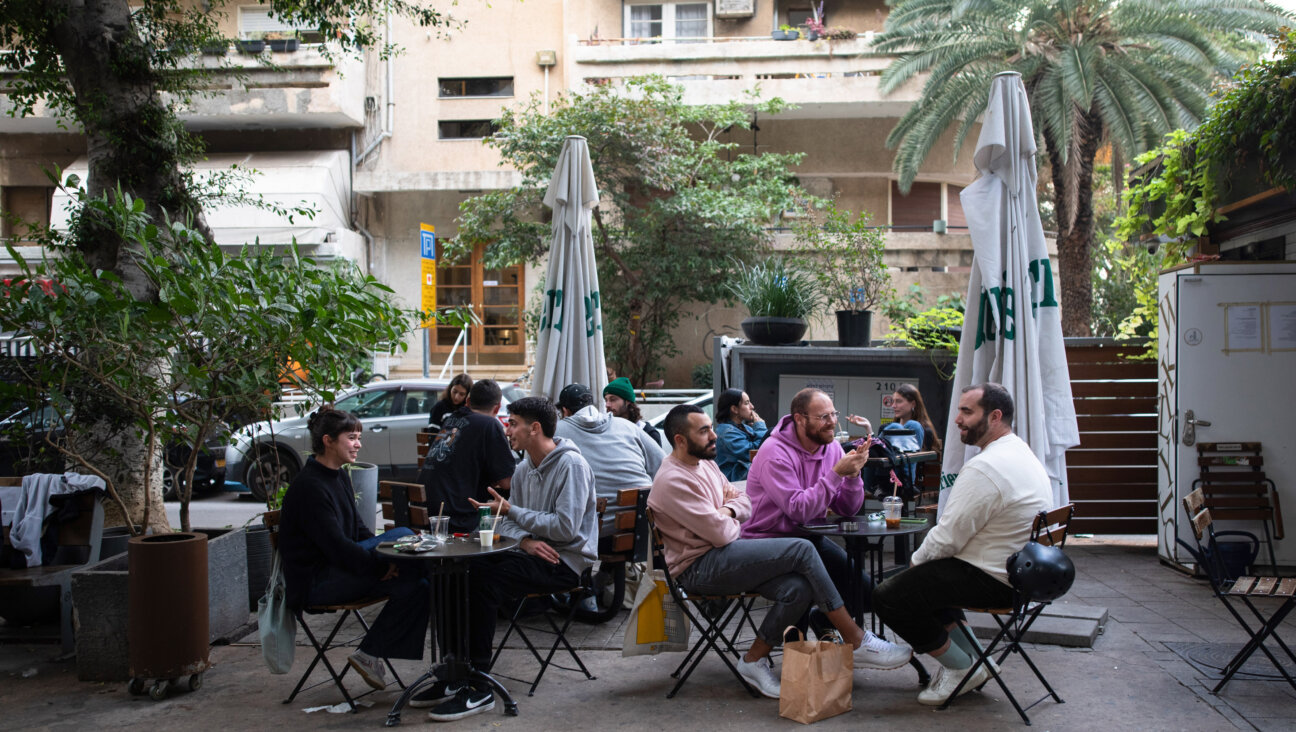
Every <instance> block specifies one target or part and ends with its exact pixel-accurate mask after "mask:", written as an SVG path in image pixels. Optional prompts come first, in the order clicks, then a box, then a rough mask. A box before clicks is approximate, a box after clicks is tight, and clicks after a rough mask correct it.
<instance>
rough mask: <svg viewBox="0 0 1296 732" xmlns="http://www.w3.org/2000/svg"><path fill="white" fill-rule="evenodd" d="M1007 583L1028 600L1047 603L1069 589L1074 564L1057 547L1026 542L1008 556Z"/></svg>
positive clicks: (1073, 573) (1073, 576)
mask: <svg viewBox="0 0 1296 732" xmlns="http://www.w3.org/2000/svg"><path fill="white" fill-rule="evenodd" d="M1008 582H1009V583H1010V584H1012V586H1013V588H1014V589H1016V590H1017V591H1018V592H1020V593H1022V595H1023V596H1025V597H1026V598H1027V599H1028V600H1033V601H1035V602H1051V601H1053V600H1056V599H1057V598H1059V597H1061V596H1063V595H1065V594H1066V592H1067V590H1069V589H1071V583H1073V582H1075V565H1074V564H1072V563H1071V558H1070V557H1068V556H1067V555H1066V553H1065V552H1063V551H1062V550H1061V549H1059V548H1057V547H1055V546H1045V545H1043V544H1040V543H1039V542H1035V541H1028V542H1026V546H1024V547H1022V548H1021V550H1020V551H1018V552H1016V553H1014V554H1013V555H1012V556H1011V557H1008Z"/></svg>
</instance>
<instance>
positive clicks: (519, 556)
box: [415, 397, 639, 722]
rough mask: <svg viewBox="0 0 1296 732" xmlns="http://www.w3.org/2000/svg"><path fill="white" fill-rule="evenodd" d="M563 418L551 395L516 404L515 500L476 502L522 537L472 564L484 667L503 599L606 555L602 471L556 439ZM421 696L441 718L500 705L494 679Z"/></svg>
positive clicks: (571, 583) (473, 625) (572, 583)
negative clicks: (599, 488)
mask: <svg viewBox="0 0 1296 732" xmlns="http://www.w3.org/2000/svg"><path fill="white" fill-rule="evenodd" d="M557 421H558V412H557V410H555V409H554V407H553V405H552V404H550V403H549V400H548V399H545V398H544V397H524V398H522V399H519V400H517V401H515V402H512V403H511V404H509V423H508V427H507V428H506V429H505V433H506V434H507V435H508V439H509V446H510V447H512V448H513V449H514V450H521V451H522V452H524V453H526V458H524V459H523V460H522V462H520V463H518V466H517V468H516V469H515V470H514V472H513V480H512V482H511V484H510V485H511V491H512V492H511V494H510V498H509V499H504V498H502V497H500V495H499V494H498V493H496V492H495V491H494V490H493V489H490V494H491V500H490V501H489V502H485V503H479V502H477V501H473V504H474V505H476V506H478V507H480V506H488V507H489V508H490V509H491V511H492V513H498V514H499V515H500V517H501V518H500V520H499V525H498V526H497V527H496V533H499V534H501V535H502V536H506V537H508V538H510V539H517V540H518V541H519V542H520V543H519V544H518V546H517V547H516V548H515V549H512V550H510V551H506V552H498V553H495V554H489V555H486V556H483V557H478V558H475V559H473V560H472V561H471V562H470V564H469V568H468V605H469V608H470V613H469V617H470V621H469V629H468V656H469V660H471V661H472V664H473V666H474V667H476V668H477V669H479V670H481V671H489V670H490V658H491V644H492V643H493V641H494V638H495V620H496V618H497V617H498V614H499V608H500V606H501V605H503V604H505V603H506V602H508V603H515V602H516V601H517V600H518V599H519V598H521V597H522V596H524V595H526V594H529V593H532V592H566V591H568V590H571V589H572V588H574V587H576V586H577V585H579V584H580V578H581V575H582V574H583V573H584V572H585V571H586V570H587V569H589V568H591V567H593V566H594V562H595V560H597V559H598V549H597V546H598V510H597V508H596V504H595V499H594V475H593V473H592V472H590V467H589V465H588V464H587V463H586V462H585V460H584V458H582V457H581V453H580V450H579V449H578V448H577V447H576V446H575V445H574V444H573V443H572V442H571V441H570V440H564V439H561V438H559V439H554V427H555V425H556V423H557ZM623 421H624V420H623ZM626 424H627V425H629V423H626ZM633 429H635V431H636V432H637V431H639V430H638V429H637V428H633ZM434 697H439V699H438V698H434ZM415 700H417V701H419V702H421V703H420V706H428V705H431V703H433V702H435V701H441V702H442V703H440V704H439V705H438V706H435V707H434V708H433V709H432V711H431V712H430V713H429V714H428V717H429V718H430V719H432V720H433V721H437V722H449V721H453V720H456V719H461V718H463V717H467V716H469V715H472V714H477V713H479V712H484V711H487V710H489V709H493V708H494V707H495V701H494V693H493V692H492V691H491V688H490V687H489V686H485V685H483V686H482V687H480V688H477V687H476V686H474V685H470V686H468V687H466V688H457V687H456V688H452V687H451V685H450V684H449V682H444V681H443V682H438V683H436V684H433V686H432V687H431V688H430V689H429V690H428V691H426V692H423V693H421V694H418V695H417V696H416V697H415Z"/></svg>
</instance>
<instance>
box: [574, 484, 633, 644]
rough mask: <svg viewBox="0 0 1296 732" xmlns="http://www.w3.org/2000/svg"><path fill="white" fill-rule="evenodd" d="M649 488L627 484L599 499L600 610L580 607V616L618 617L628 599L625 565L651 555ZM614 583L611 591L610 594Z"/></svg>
mask: <svg viewBox="0 0 1296 732" xmlns="http://www.w3.org/2000/svg"><path fill="white" fill-rule="evenodd" d="M647 509H648V491H647V490H639V489H637V488H627V489H624V490H620V491H617V494H616V495H615V496H614V497H613V498H612V500H608V499H607V498H600V499H598V511H599V527H600V536H599V543H598V553H599V562H600V566H599V571H598V573H597V574H595V575H594V578H593V585H592V589H593V596H594V598H595V599H596V600H597V603H598V611H597V612H595V613H594V614H593V615H592V616H591V615H590V614H588V613H586V612H583V611H579V610H578V616H579V617H580V619H581V620H584V621H587V622H592V623H603V622H607V621H608V620H611V619H612V618H614V617H616V614H617V613H618V612H620V611H621V606H622V603H623V602H625V583H626V565H627V564H629V563H631V562H642V561H644V560H646V559H647V558H648V520H647V518H645V512H646V511H647ZM609 587H611V592H612V595H611V597H610V598H609V597H607V594H606V593H607V590H608V588H609Z"/></svg>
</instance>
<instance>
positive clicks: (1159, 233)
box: [1116, 31, 1296, 356]
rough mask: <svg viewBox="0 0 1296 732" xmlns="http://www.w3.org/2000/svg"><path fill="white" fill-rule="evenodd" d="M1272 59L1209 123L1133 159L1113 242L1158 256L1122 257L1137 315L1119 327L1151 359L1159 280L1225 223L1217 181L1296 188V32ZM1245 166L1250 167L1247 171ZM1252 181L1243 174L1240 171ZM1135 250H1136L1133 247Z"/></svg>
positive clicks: (1240, 80)
mask: <svg viewBox="0 0 1296 732" xmlns="http://www.w3.org/2000/svg"><path fill="white" fill-rule="evenodd" d="M1276 40H1277V50H1276V53H1275V55H1274V58H1272V59H1270V60H1266V61H1262V62H1259V63H1256V64H1254V65H1252V66H1248V67H1247V68H1245V69H1243V70H1242V71H1241V72H1239V74H1238V75H1237V77H1236V78H1235V79H1234V81H1233V82H1232V83H1230V84H1229V85H1228V89H1227V91H1226V92H1225V93H1224V94H1223V96H1221V97H1220V99H1219V101H1218V102H1217V103H1216V104H1215V106H1214V107H1212V108H1211V113H1210V116H1209V117H1208V118H1207V119H1206V120H1205V121H1204V122H1203V123H1202V124H1201V125H1200V126H1199V127H1197V128H1196V129H1194V130H1192V131H1191V132H1188V131H1184V130H1176V131H1175V132H1173V133H1171V134H1170V135H1168V136H1167V137H1166V140H1165V144H1164V145H1163V146H1162V147H1160V148H1158V149H1156V150H1152V151H1150V152H1148V153H1146V154H1145V155H1143V156H1141V157H1140V158H1139V159H1138V163H1139V164H1140V165H1142V166H1144V168H1145V172H1144V173H1143V175H1141V176H1140V177H1139V178H1138V179H1137V180H1136V181H1135V182H1134V184H1133V185H1131V186H1130V188H1129V190H1127V191H1126V192H1125V204H1126V214H1125V215H1124V216H1123V217H1121V218H1119V219H1117V221H1116V228H1117V237H1118V238H1120V239H1121V240H1125V241H1137V240H1139V239H1143V238H1146V237H1149V236H1151V237H1155V238H1156V239H1157V241H1158V242H1163V243H1160V244H1159V248H1158V251H1157V253H1156V254H1155V255H1148V256H1147V257H1143V256H1142V255H1138V254H1137V248H1135V249H1134V250H1133V251H1134V252H1135V255H1134V256H1131V255H1130V254H1129V253H1128V252H1126V253H1125V254H1123V255H1122V258H1121V259H1119V260H1118V262H1117V265H1118V266H1119V267H1120V268H1121V269H1122V271H1123V274H1124V276H1126V277H1128V278H1130V279H1131V280H1132V281H1133V283H1134V286H1135V288H1136V289H1135V293H1134V296H1135V298H1136V301H1137V307H1136V308H1135V309H1134V311H1133V312H1132V313H1131V314H1130V316H1129V317H1128V318H1126V319H1125V320H1124V321H1123V322H1121V323H1120V325H1119V335H1118V336H1117V337H1121V338H1132V337H1136V336H1141V335H1147V336H1148V337H1149V338H1151V339H1152V340H1151V342H1150V344H1149V346H1148V353H1149V354H1151V355H1152V356H1155V354H1156V334H1157V320H1158V310H1157V303H1156V298H1157V277H1156V275H1157V272H1158V271H1159V270H1160V269H1162V268H1164V267H1170V266H1173V265H1175V264H1178V263H1180V262H1183V261H1185V259H1186V258H1187V255H1188V253H1189V252H1190V251H1191V249H1192V246H1193V245H1194V243H1195V242H1196V240H1197V238H1199V237H1201V236H1202V235H1204V234H1205V233H1206V232H1207V229H1208V227H1209V226H1210V225H1211V224H1213V223H1215V222H1217V221H1220V220H1222V219H1223V218H1224V217H1223V216H1221V215H1220V214H1219V213H1217V209H1218V206H1219V203H1220V196H1221V195H1223V193H1222V192H1221V190H1220V188H1219V183H1220V182H1221V181H1227V180H1230V179H1233V178H1250V177H1253V176H1255V175H1256V174H1257V173H1258V176H1259V178H1260V182H1261V183H1263V184H1264V185H1266V186H1268V187H1273V188H1277V187H1286V188H1288V189H1291V188H1292V187H1293V185H1296V160H1293V158H1292V155H1291V151H1292V150H1296V77H1294V76H1293V75H1294V74H1296V32H1292V31H1284V32H1283V33H1282V34H1280V35H1279V36H1277V37H1276ZM1249 166H1250V167H1249ZM1248 169H1250V170H1254V171H1255V172H1251V173H1242V171H1245V170H1248ZM1134 246H1135V247H1137V245H1134Z"/></svg>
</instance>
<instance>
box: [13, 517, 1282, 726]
mask: <svg viewBox="0 0 1296 732" xmlns="http://www.w3.org/2000/svg"><path fill="white" fill-rule="evenodd" d="M1068 549H1069V550H1070V551H1069V553H1070V554H1071V556H1072V557H1073V558H1074V560H1075V562H1076V565H1077V569H1078V578H1077V581H1076V584H1075V586H1074V588H1073V589H1072V591H1071V593H1070V594H1069V595H1067V597H1066V598H1065V603H1066V604H1067V605H1077V606H1080V605H1083V606H1100V607H1106V608H1107V609H1108V611H1109V613H1110V616H1109V620H1108V622H1107V623H1106V625H1105V627H1104V630H1103V633H1102V634H1101V635H1099V636H1098V639H1097V641H1096V643H1095V644H1094V646H1093V648H1091V649H1077V648H1061V647H1057V646H1033V647H1031V649H1030V652H1031V654H1032V657H1033V658H1034V659H1035V660H1036V662H1037V663H1038V664H1039V665H1040V666H1041V667H1042V668H1043V669H1044V671H1045V673H1046V675H1047V676H1048V678H1049V679H1050V681H1051V682H1053V684H1054V686H1055V688H1057V690H1058V691H1059V693H1060V694H1061V696H1062V698H1064V699H1065V700H1066V701H1067V703H1065V704H1061V705H1059V704H1055V703H1053V702H1052V701H1047V702H1044V703H1042V704H1041V705H1039V706H1038V707H1036V708H1035V709H1034V710H1032V714H1031V716H1032V719H1033V721H1034V726H1033V728H1034V729H1039V730H1093V729H1098V730H1176V729H1182V730H1193V731H1194V732H1197V731H1203V730H1235V729H1243V730H1250V729H1259V730H1280V729H1281V730H1291V729H1296V693H1293V691H1292V689H1291V687H1289V686H1288V685H1287V684H1286V683H1285V682H1283V681H1281V680H1278V681H1273V680H1266V679H1263V678H1255V677H1253V678H1238V679H1236V680H1234V681H1233V682H1231V683H1230V684H1229V685H1228V686H1226V687H1225V689H1224V690H1223V692H1221V693H1220V694H1219V695H1218V696H1216V695H1213V694H1211V693H1210V687H1211V686H1213V685H1214V682H1213V681H1212V677H1216V678H1217V677H1218V672H1214V671H1212V670H1210V669H1209V668H1207V667H1206V666H1203V665H1201V664H1200V662H1198V663H1194V662H1193V661H1192V660H1190V659H1200V658H1205V659H1206V660H1208V661H1209V660H1210V658H1211V656H1212V652H1214V654H1215V655H1216V656H1218V655H1220V654H1221V653H1224V654H1225V656H1224V657H1227V656H1226V651H1227V649H1222V646H1221V644H1228V643H1233V644H1237V643H1241V642H1242V641H1244V640H1245V635H1244V633H1243V632H1242V631H1241V630H1240V629H1239V628H1238V627H1237V625H1236V623H1235V622H1234V621H1233V620H1232V618H1231V617H1229V616H1228V615H1227V613H1226V611H1225V610H1224V608H1223V606H1222V605H1221V604H1220V603H1219V601H1218V600H1216V599H1215V598H1214V597H1212V596H1211V594H1210V591H1209V588H1208V587H1207V586H1206V584H1205V583H1204V582H1203V581H1200V580H1194V579H1192V578H1189V577H1187V576H1185V575H1184V574H1182V573H1180V572H1178V571H1176V570H1173V569H1170V568H1168V567H1165V566H1162V565H1161V564H1160V563H1159V562H1158V561H1157V559H1156V550H1155V545H1154V544H1153V543H1151V541H1150V540H1149V539H1146V538H1129V537H1122V538H1105V539H1092V540H1086V539H1079V538H1076V539H1072V541H1071V543H1070V544H1068ZM625 617H626V616H625V614H624V613H623V614H622V615H621V616H620V617H618V618H616V619H615V620H613V621H612V622H610V623H608V624H606V625H602V626H584V625H579V624H578V625H576V626H574V628H575V632H573V634H572V638H573V640H574V642H575V643H576V644H577V646H578V648H579V649H580V651H581V655H582V657H583V658H584V660H585V662H586V663H587V664H588V665H589V667H590V669H591V670H592V671H593V673H594V674H595V676H597V679H595V680H593V681H588V680H585V679H584V678H583V677H582V676H580V675H579V674H575V673H569V672H566V671H561V670H551V671H550V672H549V675H547V676H546V678H545V680H544V681H543V682H542V684H541V686H540V689H539V691H538V692H537V695H536V696H535V697H530V698H528V697H527V696H526V695H525V686H524V685H522V684H519V683H517V682H512V681H505V684H506V685H507V686H508V687H509V688H510V689H511V690H513V691H514V693H515V695H516V698H517V700H518V702H519V705H520V707H521V716H520V717H517V718H510V717H505V716H504V715H503V713H502V705H498V706H497V707H496V709H495V710H494V711H492V712H489V713H486V714H482V715H479V716H475V717H471V718H468V719H464V720H461V721H460V722H457V723H454V726H455V727H456V728H461V729H516V730H523V729H526V730H570V729H600V730H602V729H654V728H659V729H679V728H685V727H688V728H698V727H700V728H704V729H716V730H749V729H774V728H783V729H793V728H797V725H796V724H795V723H792V722H789V721H788V720H784V719H780V718H779V717H778V704H777V702H775V701H772V700H765V699H761V700H755V699H752V698H751V697H749V696H747V695H746V693H745V692H744V691H743V690H742V688H741V687H740V686H739V685H738V683H737V682H736V681H734V680H733V678H732V677H731V676H730V675H729V672H728V671H727V670H726V669H725V668H724V666H723V665H722V664H720V663H719V662H718V661H717V660H715V659H708V660H706V661H704V662H703V663H702V665H701V666H700V667H699V668H698V670H697V672H696V673H695V674H694V676H693V678H692V679H691V680H690V681H689V683H688V684H687V685H685V687H684V689H683V690H682V691H681V692H680V694H679V695H678V696H677V697H676V698H674V699H669V700H668V699H666V698H665V694H666V692H667V691H668V690H669V689H670V686H671V684H672V680H671V679H670V678H669V674H670V672H671V670H672V669H673V668H674V666H675V664H677V663H678V662H679V659H680V656H679V655H678V654H666V655H662V656H659V657H638V658H622V657H621V656H620V653H619V648H620V641H621V638H622V635H623V634H624V622H625ZM1293 624H1294V623H1293V621H1288V622H1287V623H1285V624H1284V632H1286V633H1287V635H1288V636H1289V639H1290V640H1291V641H1293V642H1296V633H1292V632H1291V630H1292V627H1293ZM245 640H247V641H248V642H247V643H238V644H235V645H231V646H220V647H216V648H214V649H213V650H212V660H213V661H214V663H215V666H214V668H212V669H211V670H210V671H208V672H207V674H206V676H205V683H204V686H203V688H202V689H201V690H199V691H198V692H194V693H188V694H177V695H175V696H173V697H171V698H170V699H168V700H166V701H163V702H152V701H150V700H148V698H147V697H131V696H129V695H128V694H127V693H126V691H125V685H124V684H96V683H84V682H79V681H77V680H76V671H75V665H74V663H73V662H71V661H67V660H62V661H60V660H56V657H57V646H54V645H48V644H23V643H7V644H3V645H0V714H2V715H3V717H0V720H2V721H0V727H3V728H5V729H49V730H62V729H67V730H78V731H80V730H84V729H86V728H87V727H88V726H89V727H92V728H98V729H116V728H123V727H127V726H130V727H138V726H140V725H144V726H147V727H155V728H177V727H181V726H183V727H184V728H186V729H194V730H208V729H210V730H234V729H250V728H281V729H292V728H299V729H339V730H341V729H351V730H354V729H363V728H377V727H379V726H381V725H382V723H383V721H384V720H385V717H386V711H387V708H388V707H389V706H390V704H391V703H392V702H393V701H394V700H395V698H396V694H395V693H394V692H383V693H380V694H374V695H371V696H369V697H367V698H366V701H371V702H373V706H370V707H368V708H365V709H363V710H362V711H361V712H360V713H359V714H357V715H350V714H330V713H327V712H323V711H320V712H313V713H306V712H305V711H304V710H305V709H308V708H310V707H314V706H321V705H328V704H332V703H335V702H336V701H338V700H339V699H338V698H337V695H336V692H334V691H332V690H331V688H330V687H327V686H325V687H320V688H318V689H316V690H313V691H311V692H308V693H305V694H303V695H302V696H301V697H299V698H298V699H297V700H296V701H295V702H294V703H293V704H291V705H284V704H282V703H281V702H282V700H283V698H284V697H286V696H287V693H288V691H289V690H291V688H292V685H293V683H294V682H295V680H296V676H295V675H293V676H272V675H270V674H269V673H268V672H266V670H265V668H264V666H263V665H262V663H261V661H260V654H259V649H258V648H256V647H255V646H253V645H251V641H254V640H255V635H253V636H252V637H251V638H249V639H245ZM306 652H307V649H305V648H300V649H299V652H298V666H296V667H295V669H294V670H295V671H296V673H300V671H301V669H303V668H304V664H305V663H306V662H307V660H304V659H307V656H306ZM342 655H343V654H341V653H339V655H338V658H339V659H341V657H342ZM528 658H529V656H528V655H527V654H526V653H525V651H517V650H507V651H506V652H505V654H504V656H503V657H502V658H501V661H500V665H499V668H498V670H499V671H500V672H501V673H504V674H509V675H513V674H524V673H528V672H530V671H531V665H530V664H529V663H528V662H527V659H528ZM927 666H928V667H929V668H934V664H933V663H932V662H931V661H930V659H928V661H927ZM1266 666H1267V662H1266V661H1264V660H1263V659H1259V660H1258V661H1257V662H1255V663H1253V664H1251V665H1249V666H1248V668H1249V669H1255V670H1257V671H1259V672H1261V673H1268V672H1272V667H1268V668H1267V669H1266ZM398 669H399V670H400V671H401V673H402V675H404V676H405V677H406V678H407V679H408V678H413V677H414V676H417V674H418V672H419V665H418V664H415V663H412V662H402V663H399V664H398ZM1004 674H1005V678H1006V679H1007V680H1008V682H1009V685H1010V687H1011V688H1013V689H1014V691H1016V692H1018V696H1019V697H1022V698H1026V697H1030V698H1032V699H1033V698H1034V697H1035V696H1037V695H1038V693H1042V692H1038V693H1037V692H1036V688H1037V687H1036V682H1035V680H1034V678H1033V677H1031V676H1030V674H1029V671H1028V670H1027V669H1026V668H1025V666H1024V665H1023V664H1022V663H1021V662H1020V660H1017V659H1013V660H1010V661H1009V662H1008V663H1007V664H1006V666H1005V669H1004ZM356 683H358V682H356V681H354V680H352V688H355V685H356ZM917 692H918V686H917V679H916V676H915V674H914V673H913V671H912V670H909V669H908V668H905V669H902V670H898V671H886V672H883V671H859V672H857V673H856V684H855V691H854V697H853V700H854V706H855V709H854V711H853V712H851V713H848V714H845V715H842V716H840V717H837V718H834V719H831V720H826V721H824V722H821V723H819V724H817V725H816V728H821V729H846V728H851V729H854V728H857V727H858V726H859V725H860V724H861V723H866V724H867V723H872V722H882V723H884V724H886V725H887V728H888V729H894V730H934V729H941V730H948V729H951V728H956V729H959V730H960V732H964V731H966V732H973V731H978V730H992V729H993V730H1000V729H1005V728H1007V729H1015V728H1021V727H1022V726H1021V721H1020V719H1018V718H1017V716H1016V714H1015V713H1014V712H1013V710H1012V708H1011V706H1010V705H1009V704H1008V702H1007V701H1006V700H1005V699H1004V698H1003V695H1002V692H1000V691H999V690H998V689H997V687H993V685H989V686H987V687H986V688H985V690H983V691H982V692H979V693H973V694H970V695H969V696H968V697H967V698H965V699H961V700H960V701H959V702H958V703H956V704H955V706H954V707H953V708H951V709H949V710H947V711H944V712H941V711H936V710H933V709H931V708H927V707H923V706H920V705H919V704H917V702H916V701H915V699H914V697H915V696H916V694H917ZM425 722H426V720H425V718H423V717H422V716H421V715H419V714H417V713H416V712H415V711H413V710H410V711H407V713H406V715H405V719H404V724H405V725H406V726H409V725H414V724H418V725H422V724H424V723H425Z"/></svg>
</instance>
